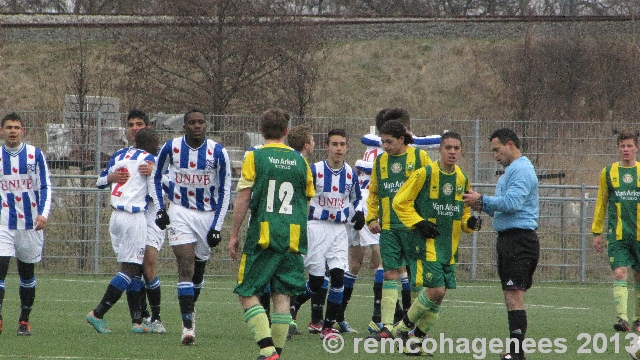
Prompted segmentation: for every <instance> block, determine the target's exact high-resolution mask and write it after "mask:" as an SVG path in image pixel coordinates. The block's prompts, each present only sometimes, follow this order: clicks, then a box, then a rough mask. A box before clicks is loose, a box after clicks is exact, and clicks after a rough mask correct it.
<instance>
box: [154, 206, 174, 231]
mask: <svg viewBox="0 0 640 360" xmlns="http://www.w3.org/2000/svg"><path fill="white" fill-rule="evenodd" d="M170 223H171V220H169V215H167V211H166V210H165V209H160V210H158V212H157V213H156V226H157V227H159V228H160V230H164V229H166V228H167V226H168V225H169V224H170Z"/></svg>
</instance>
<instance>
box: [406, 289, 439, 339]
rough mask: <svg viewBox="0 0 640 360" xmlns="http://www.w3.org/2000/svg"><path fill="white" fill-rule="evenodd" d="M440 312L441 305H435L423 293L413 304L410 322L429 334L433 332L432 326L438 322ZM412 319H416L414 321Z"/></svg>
mask: <svg viewBox="0 0 640 360" xmlns="http://www.w3.org/2000/svg"><path fill="white" fill-rule="evenodd" d="M439 310H440V305H438V304H435V303H433V302H432V301H431V300H429V298H428V297H427V294H426V293H425V292H423V293H422V294H420V296H418V299H417V300H416V301H414V302H413V305H411V308H410V309H409V313H407V315H408V316H409V320H410V321H411V322H413V323H415V324H416V326H417V327H418V328H419V329H420V330H422V331H424V332H425V333H428V332H429V331H430V330H431V326H433V324H434V323H435V322H436V321H437V320H438V317H439V315H438V311H439ZM412 319H416V320H415V321H413V320H412Z"/></svg>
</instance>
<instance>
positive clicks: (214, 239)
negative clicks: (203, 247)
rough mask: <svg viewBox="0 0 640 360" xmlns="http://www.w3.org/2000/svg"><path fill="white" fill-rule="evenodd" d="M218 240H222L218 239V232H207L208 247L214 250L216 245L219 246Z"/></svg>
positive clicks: (210, 230) (211, 230) (212, 230)
mask: <svg viewBox="0 0 640 360" xmlns="http://www.w3.org/2000/svg"><path fill="white" fill-rule="evenodd" d="M220 240H222V238H221V237H220V231H218V230H214V229H209V232H208V233H207V244H209V247H210V248H214V247H216V246H218V244H220Z"/></svg>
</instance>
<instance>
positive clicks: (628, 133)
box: [616, 129, 638, 145]
mask: <svg viewBox="0 0 640 360" xmlns="http://www.w3.org/2000/svg"><path fill="white" fill-rule="evenodd" d="M617 134H618V136H617V137H616V145H620V141H622V140H628V139H632V140H633V143H634V144H636V145H638V132H637V131H633V130H628V129H627V130H621V131H618V132H617Z"/></svg>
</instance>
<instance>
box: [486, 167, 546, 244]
mask: <svg viewBox="0 0 640 360" xmlns="http://www.w3.org/2000/svg"><path fill="white" fill-rule="evenodd" d="M482 199H483V205H482V211H484V212H486V213H487V214H489V215H490V216H493V229H494V230H495V231H504V230H508V229H516V228H517V229H526V230H536V229H537V228H538V216H539V215H540V200H539V196H538V177H537V176H536V171H535V168H534V167H533V164H531V161H529V159H528V158H527V157H526V156H520V157H519V158H517V159H515V160H514V161H513V162H512V163H511V164H509V166H507V167H506V168H505V172H504V174H502V176H501V177H500V179H498V184H497V185H496V194H495V196H488V195H485V196H484V197H483V198H482Z"/></svg>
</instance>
